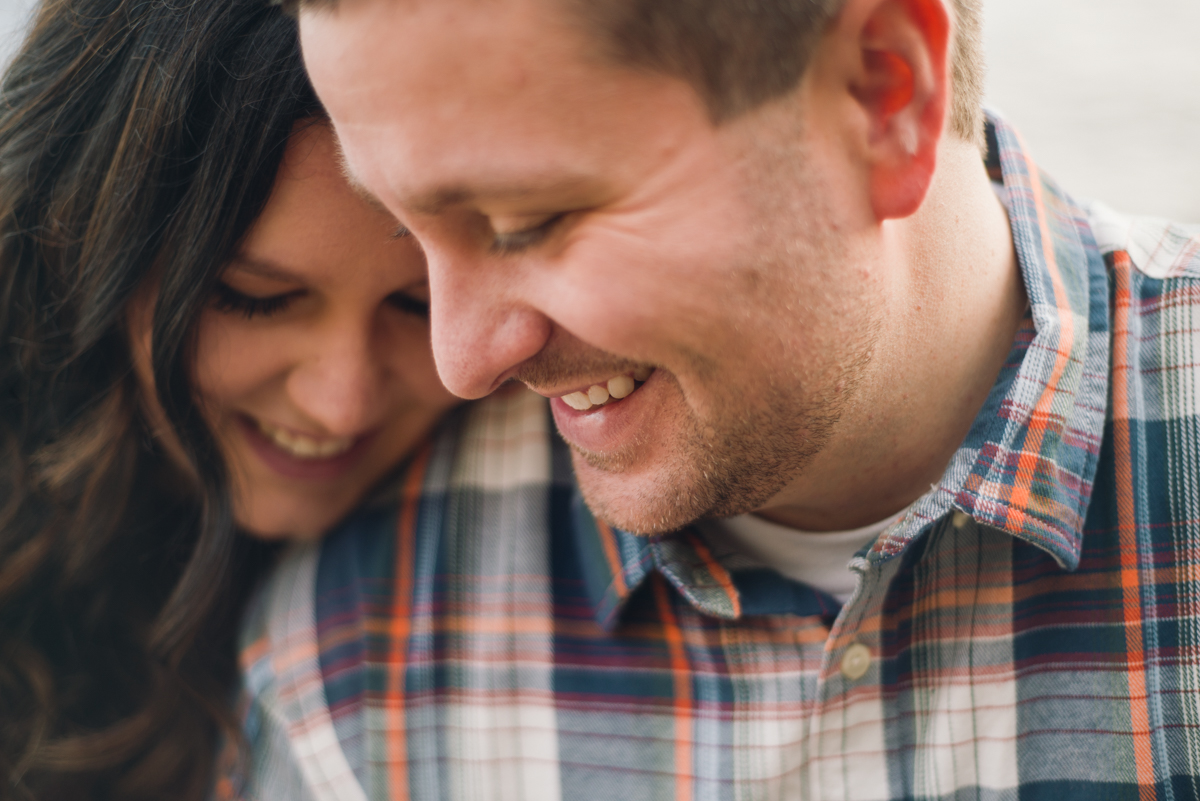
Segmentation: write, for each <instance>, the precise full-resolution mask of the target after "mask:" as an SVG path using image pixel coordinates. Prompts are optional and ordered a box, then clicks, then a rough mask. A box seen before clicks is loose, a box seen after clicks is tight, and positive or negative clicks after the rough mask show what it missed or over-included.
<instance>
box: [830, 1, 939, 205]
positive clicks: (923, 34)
mask: <svg viewBox="0 0 1200 801" xmlns="http://www.w3.org/2000/svg"><path fill="white" fill-rule="evenodd" d="M844 12H848V13H843V15H842V18H841V19H840V20H839V22H838V23H835V24H838V25H839V26H849V27H848V28H847V29H843V30H842V31H841V33H842V34H843V35H845V34H850V36H851V41H854V42H856V43H857V56H856V58H855V60H854V61H852V62H851V63H852V65H853V66H852V68H851V71H850V74H849V90H850V94H851V96H852V97H853V99H854V101H855V102H856V104H857V106H858V108H859V111H860V113H861V114H863V115H864V117H865V120H866V136H867V141H866V142H865V143H863V144H864V145H865V154H866V157H867V160H868V165H867V166H868V170H869V184H870V194H871V205H872V208H873V209H874V212H875V217H876V219H878V220H881V221H882V220H886V219H894V218H900V217H907V216H909V215H910V214H913V213H914V212H916V211H917V209H918V208H920V206H921V203H922V202H923V201H924V199H925V195H926V193H927V192H928V191H929V186H930V184H931V183H932V182H933V173H934V169H935V168H936V166H937V150H938V144H939V142H940V141H941V137H942V133H943V130H944V126H945V122H946V113H947V108H948V107H949V103H950V96H951V92H952V86H951V79H950V66H949V52H950V35H951V20H950V16H949V12H948V11H947V9H946V6H945V4H944V2H943V0H849V2H847V4H846V8H845V9H844Z"/></svg>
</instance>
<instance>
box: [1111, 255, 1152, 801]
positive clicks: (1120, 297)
mask: <svg viewBox="0 0 1200 801" xmlns="http://www.w3.org/2000/svg"><path fill="white" fill-rule="evenodd" d="M1113 261H1114V265H1113V266H1114V270H1113V272H1114V274H1115V278H1116V284H1117V291H1116V303H1115V306H1116V308H1115V309H1114V310H1113V355H1112V360H1113V371H1112V380H1113V389H1112V398H1113V452H1114V454H1115V456H1116V460H1115V461H1116V471H1115V472H1116V485H1117V486H1116V489H1117V526H1118V531H1119V539H1120V543H1121V596H1122V601H1123V603H1122V607H1123V610H1124V613H1125V653H1126V664H1127V665H1128V666H1129V672H1128V674H1127V675H1128V680H1129V719H1130V720H1129V722H1130V729H1131V730H1132V733H1133V754H1134V763H1135V766H1136V768H1137V782H1138V791H1139V792H1138V797H1139V798H1141V799H1143V801H1149V799H1153V798H1154V797H1155V790H1154V753H1153V751H1152V749H1151V743H1150V710H1149V704H1148V702H1147V697H1146V665H1145V654H1144V653H1143V650H1142V584H1141V575H1140V573H1139V571H1138V542H1137V514H1136V512H1135V510H1134V500H1133V497H1134V496H1133V450H1132V447H1131V445H1130V432H1129V369H1130V368H1129V336H1130V334H1129V306H1130V303H1131V302H1132V301H1131V298H1130V294H1129V273H1130V270H1131V269H1132V267H1133V265H1132V263H1131V262H1130V260H1129V254H1128V253H1124V252H1117V253H1115V254H1114V256H1113Z"/></svg>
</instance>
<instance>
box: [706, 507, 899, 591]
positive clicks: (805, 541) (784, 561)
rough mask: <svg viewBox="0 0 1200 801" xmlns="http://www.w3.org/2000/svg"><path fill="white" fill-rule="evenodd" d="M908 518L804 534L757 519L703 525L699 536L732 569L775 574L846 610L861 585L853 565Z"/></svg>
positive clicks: (896, 516)
mask: <svg viewBox="0 0 1200 801" xmlns="http://www.w3.org/2000/svg"><path fill="white" fill-rule="evenodd" d="M905 511H907V510H905ZM903 514H904V512H903V511H901V512H898V513H896V514H894V515H892V516H891V517H889V518H887V519H886V520H881V521H879V522H878V523H872V524H871V525H869V526H864V527H863V528H856V529H854V530H852V531H822V532H811V531H801V530H799V529H794V528H790V527H788V526H782V525H779V524H778V523H772V522H770V521H769V520H764V519H763V518H761V517H758V516H757V515H752V514H748V515H738V516H737V517H727V518H725V519H723V520H714V521H710V522H707V523H703V524H701V526H700V530H701V533H702V534H703V535H704V538H705V539H706V540H707V541H708V544H709V547H710V548H712V549H713V551H714V555H715V556H717V557H718V558H719V559H721V560H722V561H723V562H725V563H727V564H729V565H730V566H731V567H733V568H735V569H737V568H743V569H750V568H761V567H766V568H770V569H771V570H774V571H775V572H776V573H779V574H780V575H782V576H786V577H787V578H790V579H792V580H793V581H798V582H801V583H802V584H807V585H808V586H810V587H813V588H815V589H818V590H820V591H821V592H824V593H826V594H827V595H831V596H833V597H834V598H836V599H837V600H838V601H839V602H841V603H843V604H844V603H846V602H847V601H849V600H850V596H852V595H853V594H854V588H855V585H856V582H857V581H858V576H857V575H856V574H855V573H854V572H853V571H852V570H850V568H849V564H850V559H851V558H853V556H854V554H856V553H858V552H859V551H860V550H861V549H862V548H863V547H865V546H867V545H870V544H871V543H872V542H874V541H875V539H876V538H877V537H878V536H879V535H880V534H881V533H882V532H883V531H884V529H886V528H887V527H888V526H890V525H892V523H895V522H896V521H897V520H899V519H900V518H901V516H903Z"/></svg>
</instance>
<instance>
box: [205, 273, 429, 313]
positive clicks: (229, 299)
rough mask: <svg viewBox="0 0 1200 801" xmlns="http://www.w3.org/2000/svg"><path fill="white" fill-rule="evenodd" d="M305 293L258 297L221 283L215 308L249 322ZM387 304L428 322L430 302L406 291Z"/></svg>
mask: <svg viewBox="0 0 1200 801" xmlns="http://www.w3.org/2000/svg"><path fill="white" fill-rule="evenodd" d="M304 294H305V290H303V289H296V290H293V291H291V292H284V293H282V294H279V295H270V296H268V297H257V296H255V295H247V294H246V293H244V292H238V291H237V290H236V289H234V288H233V287H231V286H229V284H226V283H224V282H221V281H218V282H217V286H216V289H215V290H214V292H213V305H214V306H215V307H216V308H217V310H218V311H222V312H226V313H228V314H240V315H241V316H242V317H245V318H246V319H247V320H249V319H252V318H254V317H270V316H271V315H274V314H278V313H280V312H282V311H284V310H286V309H287V308H288V307H289V306H290V305H291V304H292V301H294V300H298V299H299V298H300V297H301V296H303V295H304ZM387 303H388V305H390V306H391V307H392V308H394V309H396V310H397V311H400V312H402V313H404V314H408V315H412V316H413V317H419V318H420V319H422V320H428V319H429V301H427V300H422V299H421V298H418V297H413V296H412V295H409V294H407V293H405V292H393V293H392V294H390V295H388V296H387Z"/></svg>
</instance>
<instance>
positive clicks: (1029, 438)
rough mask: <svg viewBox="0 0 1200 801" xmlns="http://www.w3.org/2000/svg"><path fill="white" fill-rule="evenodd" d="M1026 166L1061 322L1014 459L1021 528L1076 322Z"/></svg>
mask: <svg viewBox="0 0 1200 801" xmlns="http://www.w3.org/2000/svg"><path fill="white" fill-rule="evenodd" d="M1019 138H1020V135H1019V134H1018V139H1019ZM1021 149H1022V151H1024V152H1028V148H1027V147H1026V146H1025V142H1024V141H1021ZM1025 165H1026V169H1027V170H1028V172H1029V186H1030V189H1031V190H1032V192H1033V204H1034V207H1035V208H1036V209H1037V221H1038V231H1039V233H1040V234H1041V238H1042V256H1043V258H1045V260H1046V272H1047V273H1048V274H1049V275H1050V282H1051V284H1052V285H1053V287H1054V305H1055V306H1056V307H1057V308H1058V310H1059V313H1058V319H1059V320H1060V321H1061V322H1062V330H1061V336H1060V338H1059V342H1058V346H1057V347H1056V348H1055V352H1056V354H1057V355H1056V357H1055V359H1054V370H1053V371H1052V373H1051V375H1050V380H1049V381H1047V382H1046V386H1045V387H1044V388H1043V389H1042V394H1041V397H1039V398H1038V401H1037V403H1036V404H1035V405H1034V407H1033V414H1032V416H1031V419H1030V421H1029V429H1028V433H1027V434H1026V438H1025V444H1024V446H1023V447H1022V448H1021V454H1020V456H1019V457H1018V459H1017V474H1016V476H1015V477H1014V480H1013V488H1012V492H1011V494H1010V495H1009V506H1008V512H1009V515H1010V516H1011V517H1012V518H1015V519H1013V520H1011V522H1012V523H1016V524H1020V525H1023V524H1024V520H1025V510H1026V509H1028V508H1029V505H1030V502H1029V499H1030V497H1031V496H1032V494H1033V478H1034V470H1035V469H1036V467H1037V464H1038V461H1039V458H1040V454H1041V450H1042V441H1043V440H1044V439H1045V437H1046V429H1047V427H1048V425H1047V423H1048V421H1049V420H1050V419H1051V416H1050V411H1051V407H1052V406H1053V405H1054V396H1055V395H1056V394H1057V392H1056V391H1057V388H1058V382H1059V381H1060V380H1062V375H1063V373H1064V372H1065V371H1066V369H1067V363H1068V362H1069V361H1070V356H1071V351H1072V350H1073V349H1074V345H1075V318H1074V317H1073V316H1072V313H1071V306H1070V303H1068V301H1067V288H1066V285H1065V284H1064V283H1063V277H1062V271H1061V270H1060V269H1059V266H1058V258H1057V257H1056V256H1055V253H1054V236H1053V234H1052V233H1051V231H1050V221H1049V218H1048V217H1047V215H1046V199H1045V196H1044V195H1043V193H1042V181H1041V177H1040V174H1039V172H1038V169H1037V166H1036V165H1035V164H1034V163H1033V162H1032V161H1031V160H1029V159H1028V158H1027V159H1026V160H1025Z"/></svg>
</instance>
